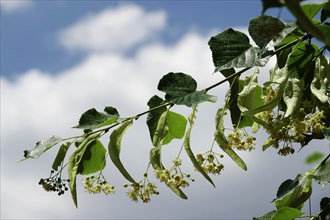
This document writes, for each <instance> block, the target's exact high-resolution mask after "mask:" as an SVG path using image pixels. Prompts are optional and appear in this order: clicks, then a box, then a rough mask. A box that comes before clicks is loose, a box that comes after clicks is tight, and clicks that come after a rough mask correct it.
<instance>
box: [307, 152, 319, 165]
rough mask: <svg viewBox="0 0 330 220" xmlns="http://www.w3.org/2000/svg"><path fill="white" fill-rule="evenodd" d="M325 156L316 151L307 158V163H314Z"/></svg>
mask: <svg viewBox="0 0 330 220" xmlns="http://www.w3.org/2000/svg"><path fill="white" fill-rule="evenodd" d="M323 157H324V154H323V153H321V152H314V153H312V154H311V155H309V156H308V157H307V158H306V159H305V163H307V164H312V163H315V162H317V161H319V160H321V159H322V158H323Z"/></svg>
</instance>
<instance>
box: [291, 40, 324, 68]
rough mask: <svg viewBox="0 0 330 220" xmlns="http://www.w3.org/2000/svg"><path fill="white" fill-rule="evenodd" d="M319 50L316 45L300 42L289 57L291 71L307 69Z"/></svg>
mask: <svg viewBox="0 0 330 220" xmlns="http://www.w3.org/2000/svg"><path fill="white" fill-rule="evenodd" d="M318 50H319V48H318V47H317V45H316V44H313V43H306V42H304V41H303V42H300V43H299V44H298V45H297V46H295V47H294V49H293V50H292V52H291V54H290V55H289V58H288V61H287V65H288V68H289V70H291V69H296V70H302V69H304V68H306V65H307V64H308V63H310V62H311V61H312V59H314V57H315V51H318Z"/></svg>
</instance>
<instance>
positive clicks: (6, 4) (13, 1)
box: [0, 0, 32, 13]
mask: <svg viewBox="0 0 330 220" xmlns="http://www.w3.org/2000/svg"><path fill="white" fill-rule="evenodd" d="M31 5H32V1H30V0H24V1H20V0H1V1H0V8H1V10H3V11H5V12H8V13H10V12H15V11H21V10H24V9H27V8H29V7H31Z"/></svg>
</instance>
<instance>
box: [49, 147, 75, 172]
mask: <svg viewBox="0 0 330 220" xmlns="http://www.w3.org/2000/svg"><path fill="white" fill-rule="evenodd" d="M71 144H72V142H66V143H65V144H62V146H61V147H60V149H59V150H58V152H57V155H56V157H55V160H54V162H53V165H52V169H53V170H56V171H57V169H58V167H59V166H61V164H62V162H63V160H64V158H65V155H66V152H67V151H68V149H69V147H70V146H71Z"/></svg>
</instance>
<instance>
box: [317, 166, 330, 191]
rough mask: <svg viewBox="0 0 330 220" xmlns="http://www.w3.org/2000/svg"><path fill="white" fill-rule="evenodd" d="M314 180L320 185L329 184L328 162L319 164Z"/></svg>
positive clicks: (329, 171) (329, 167)
mask: <svg viewBox="0 0 330 220" xmlns="http://www.w3.org/2000/svg"><path fill="white" fill-rule="evenodd" d="M314 178H315V179H316V180H317V181H318V183H320V184H322V185H325V184H327V183H330V160H328V161H327V162H325V163H324V164H321V166H320V167H319V169H318V170H317V171H316V173H315V175H314Z"/></svg>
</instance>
